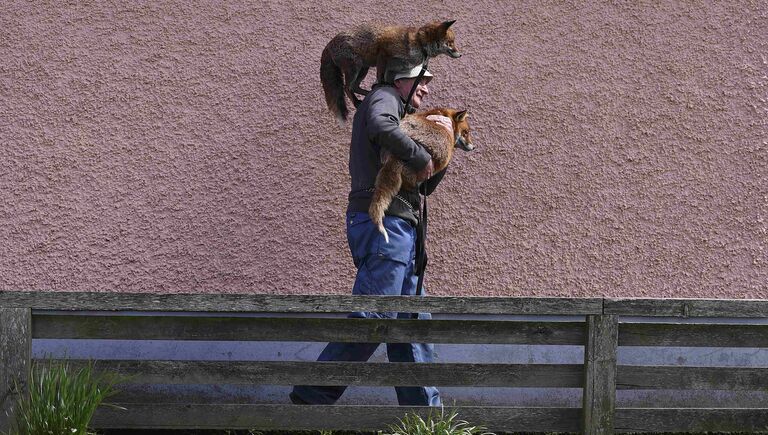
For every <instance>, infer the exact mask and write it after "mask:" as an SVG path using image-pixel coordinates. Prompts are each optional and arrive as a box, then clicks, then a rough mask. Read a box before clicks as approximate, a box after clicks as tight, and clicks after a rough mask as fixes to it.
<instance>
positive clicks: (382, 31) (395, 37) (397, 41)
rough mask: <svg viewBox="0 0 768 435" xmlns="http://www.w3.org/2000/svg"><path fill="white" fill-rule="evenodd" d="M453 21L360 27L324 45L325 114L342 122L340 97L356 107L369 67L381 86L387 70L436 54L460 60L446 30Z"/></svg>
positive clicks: (343, 106) (343, 107)
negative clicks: (345, 97) (417, 25)
mask: <svg viewBox="0 0 768 435" xmlns="http://www.w3.org/2000/svg"><path fill="white" fill-rule="evenodd" d="M455 21H456V20H451V21H444V22H435V23H430V24H426V25H424V26H421V27H419V28H416V27H403V26H380V25H375V24H364V25H360V26H358V27H356V28H354V29H353V30H351V31H347V32H341V33H339V34H338V35H336V36H335V37H334V38H333V39H331V41H330V42H329V43H328V45H326V47H325V50H323V54H322V57H321V60H320V80H321V82H322V84H323V90H324V91H325V101H326V103H327V105H328V110H330V111H331V112H332V113H333V114H334V115H335V116H336V118H337V119H338V120H339V122H344V121H346V119H347V115H348V114H349V110H348V109H347V103H346V101H345V99H344V95H345V94H346V95H347V97H349V99H350V100H351V101H352V103H353V104H354V105H355V107H357V106H359V105H360V102H361V101H360V100H359V99H358V98H357V96H356V95H355V94H356V93H357V94H360V95H367V94H368V91H367V90H365V89H362V88H361V87H360V83H361V82H362V81H363V79H364V78H365V76H366V74H368V69H369V68H370V67H372V66H373V67H376V81H377V82H378V83H383V82H385V81H386V77H384V72H385V71H387V70H390V71H397V70H406V69H411V68H414V67H416V66H417V65H420V64H423V63H424V61H426V60H427V59H429V58H432V57H435V56H438V55H440V54H447V55H448V56H451V57H453V58H457V57H460V56H461V54H460V53H459V51H458V50H457V49H456V45H455V44H454V39H455V36H454V34H453V30H451V29H450V27H451V25H452V24H453V23H454V22H455Z"/></svg>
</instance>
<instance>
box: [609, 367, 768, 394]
mask: <svg viewBox="0 0 768 435" xmlns="http://www.w3.org/2000/svg"><path fill="white" fill-rule="evenodd" d="M616 388H618V389H622V390H628V389H636V390H676V389H679V390H762V391H765V390H766V389H768V368H743V367H648V366H624V365H620V366H618V374H617V376H616Z"/></svg>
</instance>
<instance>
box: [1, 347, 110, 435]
mask: <svg viewBox="0 0 768 435" xmlns="http://www.w3.org/2000/svg"><path fill="white" fill-rule="evenodd" d="M118 382H119V379H118V377H117V376H113V375H107V374H100V375H96V374H94V364H93V362H89V363H88V365H86V366H85V367H82V368H80V369H78V370H76V371H73V370H72V369H71V368H70V367H69V365H68V364H67V363H62V362H54V361H43V362H39V363H38V362H35V363H33V366H32V369H31V379H30V382H29V390H28V392H27V395H26V397H23V398H22V399H21V400H20V401H19V405H18V407H17V411H16V421H15V425H14V426H13V428H12V430H11V432H10V433H11V434H12V435H48V434H52V435H63V434H70V435H89V434H92V432H88V424H89V423H90V421H91V418H92V417H93V413H94V412H95V411H96V408H97V407H99V406H100V405H102V402H103V401H104V399H106V398H108V397H111V396H113V395H114V394H116V393H117V391H116V390H115V389H114V386H115V384H116V383H118ZM105 405H106V404H105ZM106 406H113V405H106ZM117 408H119V407H117ZM121 409H122V408H121Z"/></svg>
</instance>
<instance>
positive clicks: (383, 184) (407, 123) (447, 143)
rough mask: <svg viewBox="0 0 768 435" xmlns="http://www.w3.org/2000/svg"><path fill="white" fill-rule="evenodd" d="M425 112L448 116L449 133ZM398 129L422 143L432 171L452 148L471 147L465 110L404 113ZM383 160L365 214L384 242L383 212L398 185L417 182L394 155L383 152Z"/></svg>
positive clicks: (445, 162)
mask: <svg viewBox="0 0 768 435" xmlns="http://www.w3.org/2000/svg"><path fill="white" fill-rule="evenodd" d="M429 115H443V116H447V117H449V118H451V121H452V123H453V135H451V134H450V133H448V131H446V129H445V128H443V127H441V126H439V125H438V124H437V123H435V122H433V121H430V120H428V119H427V116H429ZM400 129H401V130H403V131H404V132H405V134H407V135H408V136H410V137H411V138H412V139H413V140H415V141H417V142H419V143H420V144H421V145H423V146H424V149H426V150H427V152H428V153H429V154H430V155H431V156H432V162H433V163H434V165H435V173H438V172H440V171H442V170H443V169H445V168H446V167H447V166H448V163H450V161H451V158H452V157H453V151H454V149H455V148H461V149H462V150H464V151H472V150H473V149H475V146H474V145H473V144H472V137H471V136H470V133H469V131H470V129H469V123H468V122H467V111H466V110H462V111H458V110H453V109H432V110H427V111H424V112H418V113H415V114H413V115H407V116H406V117H405V118H403V120H402V121H400ZM383 163H384V164H383V166H382V167H381V169H380V170H379V173H378V174H377V175H376V183H375V185H374V190H373V197H372V198H371V205H370V207H369V208H368V215H370V217H371V221H373V223H374V224H376V226H377V227H378V229H379V232H381V233H382V234H383V235H384V240H385V241H386V243H389V236H388V235H387V230H386V229H385V228H384V212H385V211H386V210H387V208H388V207H389V204H390V203H391V202H392V200H393V199H394V197H395V195H397V192H399V191H400V188H401V187H405V188H406V189H408V190H415V189H416V188H417V186H418V184H419V182H418V180H417V179H416V174H414V173H413V171H412V170H411V169H409V168H408V167H407V166H405V164H404V163H403V162H402V160H399V159H398V158H397V157H395V156H393V155H391V154H386V155H384V157H383Z"/></svg>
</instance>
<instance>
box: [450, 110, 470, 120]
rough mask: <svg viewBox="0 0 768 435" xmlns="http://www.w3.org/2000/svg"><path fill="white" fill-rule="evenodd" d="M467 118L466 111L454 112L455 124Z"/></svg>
mask: <svg viewBox="0 0 768 435" xmlns="http://www.w3.org/2000/svg"><path fill="white" fill-rule="evenodd" d="M466 117H467V111H466V110H462V111H461V112H456V114H455V115H453V118H454V119H456V121H457V122H462V121H464V119H466Z"/></svg>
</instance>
